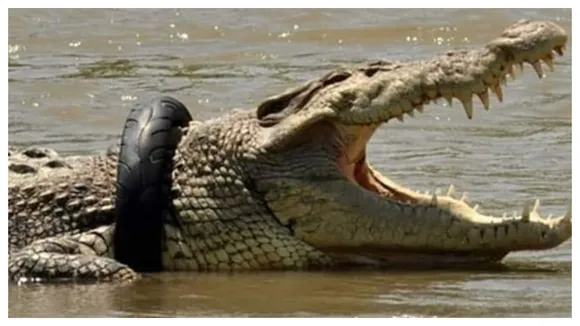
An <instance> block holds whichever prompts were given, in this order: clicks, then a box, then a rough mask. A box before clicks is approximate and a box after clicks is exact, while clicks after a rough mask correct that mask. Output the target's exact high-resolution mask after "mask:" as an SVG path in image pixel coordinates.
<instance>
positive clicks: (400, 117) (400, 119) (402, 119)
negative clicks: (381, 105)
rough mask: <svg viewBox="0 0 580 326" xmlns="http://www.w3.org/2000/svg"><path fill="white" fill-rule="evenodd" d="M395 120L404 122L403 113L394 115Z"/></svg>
mask: <svg viewBox="0 0 580 326" xmlns="http://www.w3.org/2000/svg"><path fill="white" fill-rule="evenodd" d="M396 118H397V120H399V121H401V122H405V118H404V117H403V115H402V114H401V115H398V116H396Z"/></svg>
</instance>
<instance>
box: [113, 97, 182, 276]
mask: <svg viewBox="0 0 580 326" xmlns="http://www.w3.org/2000/svg"><path fill="white" fill-rule="evenodd" d="M191 120H192V118H191V115H190V114H189V112H188V111H187V108H186V107H185V106H184V105H183V104H182V103H181V102H179V101H178V100H176V99H174V98H171V97H167V96H164V97H161V98H157V99H155V100H153V101H151V102H150V103H147V104H138V105H136V106H135V107H134V108H133V109H132V110H131V112H130V113H129V116H128V117H127V120H126V122H125V127H124V128H123V135H122V138H121V148H120V151H119V163H118V167H117V194H116V205H115V206H116V226H115V234H114V238H113V243H114V251H115V259H117V260H118V261H120V262H121V263H124V264H127V265H128V266H130V267H131V268H133V269H134V270H136V271H138V272H155V271H160V270H161V269H162V264H161V243H162V238H163V221H162V218H163V214H164V212H165V211H167V210H168V209H169V207H170V200H171V198H170V189H171V182H172V181H171V170H172V161H173V155H174V153H175V149H176V148H177V145H178V144H179V141H180V140H181V131H180V130H179V127H184V126H187V124H188V123H189V122H190V121H191Z"/></svg>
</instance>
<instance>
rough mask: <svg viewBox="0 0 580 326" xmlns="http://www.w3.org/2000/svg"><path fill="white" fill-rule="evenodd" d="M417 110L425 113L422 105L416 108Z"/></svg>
mask: <svg viewBox="0 0 580 326" xmlns="http://www.w3.org/2000/svg"><path fill="white" fill-rule="evenodd" d="M415 110H417V111H419V112H421V113H423V105H421V104H419V105H417V107H415Z"/></svg>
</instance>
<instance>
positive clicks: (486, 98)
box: [477, 87, 489, 111]
mask: <svg viewBox="0 0 580 326" xmlns="http://www.w3.org/2000/svg"><path fill="white" fill-rule="evenodd" d="M477 97H479V100H480V101H481V104H483V108H484V109H485V110H486V111H489V92H488V91H487V87H486V88H485V91H483V92H481V93H477Z"/></svg>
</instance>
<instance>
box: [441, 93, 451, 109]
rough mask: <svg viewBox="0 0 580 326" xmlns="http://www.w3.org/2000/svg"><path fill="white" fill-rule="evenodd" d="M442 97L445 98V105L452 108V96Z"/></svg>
mask: <svg viewBox="0 0 580 326" xmlns="http://www.w3.org/2000/svg"><path fill="white" fill-rule="evenodd" d="M443 97H444V98H445V100H447V104H448V105H449V107H452V106H453V96H452V95H451V94H445V95H443Z"/></svg>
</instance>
